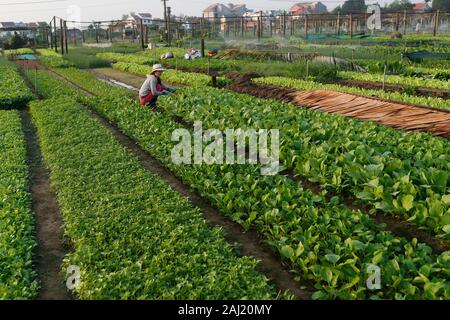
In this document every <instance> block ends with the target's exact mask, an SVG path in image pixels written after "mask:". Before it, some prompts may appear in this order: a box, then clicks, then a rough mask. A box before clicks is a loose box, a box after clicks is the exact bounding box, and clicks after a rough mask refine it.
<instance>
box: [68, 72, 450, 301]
mask: <svg viewBox="0 0 450 320" xmlns="http://www.w3.org/2000/svg"><path fill="white" fill-rule="evenodd" d="M76 78H77V77H76V76H75V77H74V78H72V80H74V79H76ZM98 83H99V81H95V80H94V78H93V80H92V81H91V83H90V89H91V90H93V91H95V90H96V89H94V88H93V87H95V86H96V85H97V84H98ZM79 84H80V85H84V86H86V87H87V84H86V82H85V81H83V82H81V81H80V82H79ZM102 85H103V84H102ZM99 86H100V84H99ZM100 91H102V90H100ZM110 91H113V89H110ZM83 100H84V101H85V103H88V104H89V105H90V106H91V107H92V108H94V109H95V110H97V111H99V112H101V113H103V114H104V115H105V116H106V117H107V118H108V119H109V120H110V121H111V122H113V123H117V124H118V126H119V127H120V128H121V129H122V131H123V132H125V133H127V134H128V135H129V136H131V137H133V138H134V139H135V140H136V141H138V142H139V144H140V145H141V147H142V148H144V149H145V150H147V151H148V152H149V153H151V154H152V155H153V156H154V157H156V158H158V159H160V161H162V162H163V163H165V164H166V166H168V167H169V168H170V169H171V170H172V171H174V172H175V173H176V174H177V175H178V176H180V177H182V178H183V180H184V181H186V182H188V183H190V184H191V185H192V186H193V187H194V188H195V189H197V190H198V191H199V192H201V193H202V194H203V196H204V197H205V198H207V199H209V200H210V201H211V202H212V203H213V204H214V205H216V206H217V207H218V208H220V209H221V210H222V211H223V212H224V213H225V214H227V215H228V216H230V217H231V218H232V219H233V220H235V221H237V222H239V223H241V224H242V225H243V226H245V227H247V228H249V227H252V226H254V227H257V228H258V230H259V231H260V232H261V233H262V234H264V236H265V237H266V238H267V240H268V241H269V242H270V244H271V245H272V246H273V247H274V248H276V249H277V250H278V251H279V252H280V254H281V255H282V256H283V257H285V259H287V260H288V261H290V262H291V263H292V265H293V268H294V269H295V270H297V272H298V273H299V277H302V278H303V277H304V278H307V279H310V280H312V281H314V282H315V283H316V288H317V289H318V291H317V293H316V294H315V295H314V298H316V299H320V298H337V297H339V298H344V299H355V298H360V299H363V298H368V297H372V298H377V297H378V298H380V297H382V298H397V299H401V298H407V299H413V298H416V299H417V298H421V297H422V298H426V299H437V298H445V297H448V296H449V290H450V287H449V286H448V283H449V281H448V275H446V271H445V270H448V269H449V262H450V261H449V258H450V257H449V256H448V253H443V254H442V255H440V256H436V255H433V254H431V249H430V248H429V247H428V246H425V245H423V244H418V243H417V242H416V241H412V242H408V241H406V240H405V239H403V238H401V237H394V236H392V234H391V233H389V232H385V231H383V230H382V229H381V228H380V226H377V225H376V224H374V223H373V221H371V220H370V219H369V218H368V217H367V216H366V215H364V214H362V213H361V212H358V211H350V210H349V209H348V208H345V207H344V206H342V205H339V204H338V203H337V202H336V200H337V199H334V200H333V201H332V202H327V201H325V199H324V197H322V196H320V195H314V194H312V193H311V192H308V191H305V190H304V189H303V188H302V187H301V185H298V184H296V183H294V182H293V181H291V180H289V179H287V178H286V177H283V176H276V177H263V176H261V175H260V174H259V168H257V167H255V166H240V167H233V166H226V165H225V166H223V165H214V166H193V167H189V166H177V165H174V164H173V163H172V161H171V158H170V149H171V148H172V146H173V143H172V141H171V133H172V131H173V130H174V129H176V128H180V126H179V125H178V124H176V123H174V122H173V121H172V120H171V118H170V116H168V115H164V114H159V113H153V112H151V111H150V110H148V109H145V108H139V106H138V105H136V103H135V102H131V101H129V100H127V99H124V98H123V97H120V96H114V95H109V96H108V95H106V94H104V95H103V96H102V98H96V99H93V98H83ZM164 101H165V99H162V100H161V102H163V103H164ZM218 177H222V178H220V179H218ZM369 263H375V264H378V265H380V267H381V269H382V273H383V274H386V275H387V276H386V278H383V280H382V281H383V284H382V287H383V289H382V290H380V291H377V292H371V291H370V290H368V289H367V288H366V287H365V275H366V273H365V270H366V269H365V268H366V266H367V264H369ZM423 273H425V274H426V275H425V278H426V280H425V279H424V278H421V277H419V274H423Z"/></svg>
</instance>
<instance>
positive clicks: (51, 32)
mask: <svg viewBox="0 0 450 320" xmlns="http://www.w3.org/2000/svg"><path fill="white" fill-rule="evenodd" d="M49 30H50V32H49V35H50V47H51V49H52V50H53V31H52V22H51V21H50V28H49Z"/></svg>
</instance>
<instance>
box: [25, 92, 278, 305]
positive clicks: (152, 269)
mask: <svg viewBox="0 0 450 320" xmlns="http://www.w3.org/2000/svg"><path fill="white" fill-rule="evenodd" d="M31 112H32V115H33V118H34V120H35V122H36V124H37V127H38V132H39V136H40V139H41V143H42V150H43V154H44V158H45V161H46V162H47V164H48V165H49V167H50V169H51V180H52V182H53V185H54V187H55V189H56V190H57V191H58V200H59V202H60V205H61V208H62V213H63V216H64V219H65V228H66V234H67V236H68V237H69V238H70V239H71V240H72V242H73V246H74V248H75V252H74V253H72V254H70V255H69V256H68V257H67V258H66V260H65V268H64V269H66V268H67V267H68V266H70V265H74V266H79V267H80V270H81V284H80V287H78V288H77V289H76V292H77V293H78V295H79V297H80V298H82V299H244V298H248V299H269V298H274V297H275V296H276V292H275V291H274V289H273V288H272V287H271V286H269V285H268V284H267V279H265V278H264V277H262V276H261V275H259V274H258V273H257V272H256V271H255V270H254V268H255V266H256V261H255V260H253V259H250V258H248V257H243V258H238V257H236V255H235V254H234V252H233V250H232V247H231V246H229V245H227V244H226V243H225V241H224V239H223V236H222V234H221V232H220V231H219V230H218V229H211V228H209V227H208V226H207V225H206V222H205V221H204V219H203V218H202V216H201V214H200V212H199V211H198V210H197V209H194V208H192V206H191V205H190V204H189V203H188V201H187V200H186V199H184V198H182V197H180V196H179V195H178V194H176V193H175V192H173V191H172V190H171V189H170V188H169V187H168V186H167V185H166V184H165V183H164V182H163V181H161V180H160V179H159V178H158V177H156V176H155V175H153V174H150V173H149V172H147V171H146V170H144V169H143V168H142V167H141V166H140V165H139V163H138V160H137V159H136V158H135V157H134V156H131V155H130V154H129V153H128V151H126V150H125V149H124V148H123V147H122V146H121V145H120V144H119V143H118V142H116V141H115V139H114V138H113V136H112V135H111V133H110V132H109V131H108V130H107V129H106V128H104V127H103V126H101V125H100V124H99V123H98V122H97V121H95V120H94V119H92V118H91V116H90V115H89V113H88V112H87V111H85V110H84V109H82V107H81V106H79V105H77V104H76V103H75V102H74V101H73V100H70V99H67V97H65V98H63V99H54V100H44V101H41V102H33V103H32V104H31ZM61 127H64V128H65V130H64V131H63V132H61V130H60V128H61Z"/></svg>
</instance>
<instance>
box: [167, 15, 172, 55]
mask: <svg viewBox="0 0 450 320" xmlns="http://www.w3.org/2000/svg"><path fill="white" fill-rule="evenodd" d="M171 14H172V8H171V7H167V40H168V41H167V43H168V44H169V47H170V46H172V35H171V32H172V30H171V29H170V16H171Z"/></svg>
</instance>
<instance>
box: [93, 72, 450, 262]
mask: <svg viewBox="0 0 450 320" xmlns="http://www.w3.org/2000/svg"><path fill="white" fill-rule="evenodd" d="M91 72H92V73H93V74H94V75H96V76H98V77H100V78H102V79H107V78H111V79H114V80H117V81H120V82H123V83H125V84H128V85H132V86H134V85H133V83H131V82H127V81H128V79H133V81H134V83H135V84H136V83H139V82H142V79H143V77H140V76H138V75H134V74H130V73H127V72H123V71H118V70H113V69H95V70H91ZM252 77H254V74H246V75H244V77H241V78H240V79H239V80H240V81H242V82H244V83H247V82H249V81H250V79H251V78H252ZM239 80H238V81H239ZM271 88H272V89H274V92H273V94H275V95H276V96H277V98H278V99H279V100H282V101H283V100H285V99H286V97H287V95H286V94H285V92H284V90H281V92H282V94H280V93H279V91H278V90H279V88H276V87H271ZM285 90H286V91H289V92H290V93H296V92H297V91H295V90H293V89H285ZM289 177H290V178H291V179H293V180H296V181H301V182H302V183H303V185H304V186H306V187H307V188H308V189H310V190H311V191H313V192H315V193H321V192H322V188H321V186H320V185H319V184H318V183H313V182H310V181H308V180H307V179H306V178H303V177H298V176H296V175H295V174H294V173H292V172H291V173H290V174H289ZM333 195H334V194H333ZM331 196H332V195H331V193H329V197H331ZM344 202H345V204H346V205H347V206H348V207H349V208H352V209H354V210H358V209H359V210H361V211H363V212H365V213H367V214H369V212H370V208H368V207H366V206H362V205H355V204H354V203H355V199H352V198H351V197H344ZM372 217H373V218H374V220H375V221H376V222H377V223H378V224H385V225H386V229H387V230H389V231H391V232H392V233H393V234H395V235H397V236H401V237H405V238H407V239H409V240H412V239H413V238H417V239H418V240H419V241H420V242H423V243H426V244H428V245H429V246H431V247H432V248H433V250H434V251H435V252H436V253H442V252H444V251H448V250H450V241H449V240H443V239H438V238H436V237H434V236H433V235H431V234H429V233H428V232H426V231H423V230H420V229H419V228H418V227H417V226H416V225H414V224H412V223H411V222H408V221H405V220H404V219H401V218H398V217H394V216H388V215H385V214H383V213H381V212H377V213H376V214H374V215H372Z"/></svg>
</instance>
